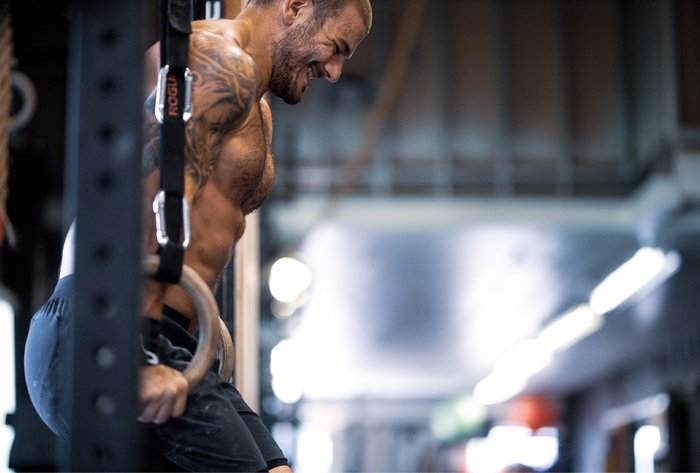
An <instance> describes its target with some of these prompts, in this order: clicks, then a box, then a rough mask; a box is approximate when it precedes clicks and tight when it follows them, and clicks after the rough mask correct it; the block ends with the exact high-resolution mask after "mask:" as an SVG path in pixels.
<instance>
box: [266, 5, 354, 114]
mask: <svg viewBox="0 0 700 473" xmlns="http://www.w3.org/2000/svg"><path fill="white" fill-rule="evenodd" d="M365 33H366V29H365V25H364V22H363V21H362V18H361V17H360V14H359V13H358V12H357V10H356V9H355V7H354V6H352V5H349V4H348V5H346V6H345V8H344V10H343V11H342V12H341V13H340V14H339V15H338V16H337V17H336V18H329V19H327V20H326V21H325V22H324V23H323V24H322V25H321V24H319V22H317V21H316V20H315V19H314V18H309V19H307V20H306V21H304V22H303V23H299V24H295V25H292V26H290V27H289V29H287V30H286V31H285V33H284V35H283V36H282V38H281V39H280V40H279V41H278V42H277V43H276V44H275V46H274V49H273V57H272V76H271V79H270V91H271V92H272V93H273V94H275V95H277V96H278V97H280V98H281V99H282V100H284V101H285V102H286V103H288V104H295V103H298V102H299V101H300V100H301V98H302V96H303V94H304V91H305V90H306V88H307V87H308V86H309V84H310V82H311V79H316V78H318V77H325V78H326V79H327V80H329V81H330V82H335V81H337V80H338V78H339V77H340V73H341V71H342V68H343V65H344V64H345V61H347V59H348V58H349V57H350V56H351V55H352V53H353V52H354V51H355V49H356V48H357V46H358V45H359V44H360V41H362V39H363V38H364V36H365Z"/></svg>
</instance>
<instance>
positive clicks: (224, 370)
mask: <svg viewBox="0 0 700 473" xmlns="http://www.w3.org/2000/svg"><path fill="white" fill-rule="evenodd" d="M219 334H220V337H219V349H218V351H217V354H218V355H219V374H220V375H221V376H222V377H223V378H224V379H225V380H226V381H231V378H232V377H233V368H234V363H235V355H234V350H233V340H232V339H231V332H229V331H228V327H226V324H225V323H224V321H223V320H222V319H221V318H219Z"/></svg>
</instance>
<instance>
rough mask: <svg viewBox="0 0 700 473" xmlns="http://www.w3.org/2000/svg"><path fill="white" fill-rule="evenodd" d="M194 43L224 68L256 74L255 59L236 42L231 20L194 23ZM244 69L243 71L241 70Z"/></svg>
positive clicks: (233, 25)
mask: <svg viewBox="0 0 700 473" xmlns="http://www.w3.org/2000/svg"><path fill="white" fill-rule="evenodd" d="M192 43H193V46H194V48H195V50H196V49H198V48H199V49H202V51H203V52H204V53H205V54H207V55H208V57H209V59H210V60H212V61H216V62H217V63H218V66H220V67H223V68H231V67H233V68H236V70H239V72H243V73H246V72H247V73H249V74H251V78H252V74H254V69H255V63H254V62H253V58H252V57H251V56H250V55H249V54H248V53H247V52H246V51H245V50H244V49H243V48H241V47H240V45H239V44H238V42H237V41H236V36H235V23H234V22H232V21H230V20H207V21H197V22H194V23H193V29H192ZM241 67H242V69H241Z"/></svg>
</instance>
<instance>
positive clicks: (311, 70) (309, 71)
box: [306, 66, 314, 80]
mask: <svg viewBox="0 0 700 473" xmlns="http://www.w3.org/2000/svg"><path fill="white" fill-rule="evenodd" d="M306 75H307V76H308V77H309V80H311V79H313V78H314V70H313V69H312V68H311V66H309V67H307V68H306Z"/></svg>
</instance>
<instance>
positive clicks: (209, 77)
mask: <svg viewBox="0 0 700 473" xmlns="http://www.w3.org/2000/svg"><path fill="white" fill-rule="evenodd" d="M189 65H190V70H191V71H192V89H193V90H192V117H191V118H190V120H189V121H188V123H187V127H186V131H185V133H186V143H185V157H186V172H187V175H188V176H189V177H190V179H191V180H192V181H193V182H194V184H195V189H194V192H196V191H197V190H198V189H199V188H201V186H202V185H204V183H205V182H206V179H207V177H208V176H209V174H210V173H211V171H212V169H213V167H214V165H215V163H216V160H217V158H218V157H219V152H220V151H221V143H222V140H223V137H224V135H225V134H226V133H228V132H230V131H232V130H234V129H235V128H236V126H238V125H239V124H240V123H242V122H243V120H244V119H245V118H246V116H247V115H248V114H249V113H250V111H251V109H252V106H253V101H254V100H255V94H256V84H255V80H254V77H255V67H254V64H253V61H252V59H251V58H250V56H248V55H247V54H246V53H244V52H243V51H242V50H241V49H240V48H238V47H236V46H235V45H234V44H233V43H231V42H230V41H228V40H226V39H224V38H223V37H222V36H220V35H216V34H212V33H207V32H198V33H195V34H193V35H192V39H191V41H190V60H189ZM154 110H155V91H153V93H151V95H150V96H149V97H148V99H146V102H145V104H144V146H143V153H142V173H143V175H144V176H145V175H148V174H150V172H152V171H153V170H154V169H156V168H157V167H158V166H159V164H160V130H159V126H158V122H157V121H156V118H155V115H154Z"/></svg>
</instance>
